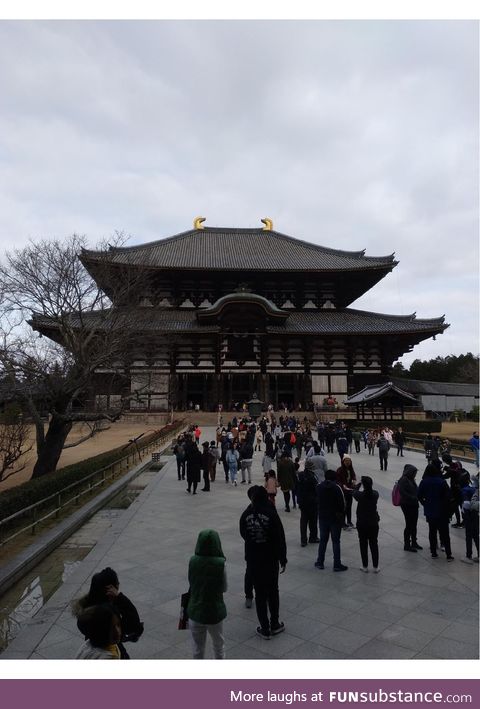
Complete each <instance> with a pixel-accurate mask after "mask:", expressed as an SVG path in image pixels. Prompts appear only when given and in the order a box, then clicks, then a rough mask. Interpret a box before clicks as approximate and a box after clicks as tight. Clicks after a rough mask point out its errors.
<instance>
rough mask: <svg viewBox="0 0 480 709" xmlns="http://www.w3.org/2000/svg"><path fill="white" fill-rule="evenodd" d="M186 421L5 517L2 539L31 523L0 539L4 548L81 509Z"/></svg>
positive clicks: (170, 436)
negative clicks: (66, 511)
mask: <svg viewBox="0 0 480 709" xmlns="http://www.w3.org/2000/svg"><path fill="white" fill-rule="evenodd" d="M184 425H185V424H184V421H183V420H182V421H181V422H179V423H178V426H176V427H175V428H172V429H170V430H169V431H167V432H165V433H164V434H162V435H160V436H159V437H158V438H155V439H153V440H152V441H149V443H147V444H145V445H143V446H141V447H140V446H139V447H138V449H136V448H134V449H133V450H132V451H130V452H129V453H127V455H126V456H124V457H123V458H120V459H119V460H116V461H115V462H114V463H110V465H107V466H105V467H103V468H99V470H96V471H95V472H94V473H91V474H90V475H87V476H86V477H84V478H82V479H81V480H79V481H78V482H75V483H72V484H71V485H67V486H66V487H64V488H62V489H61V490H59V491H58V492H56V493H54V494H53V495H49V496H48V497H45V498H43V499H42V500H39V501H38V502H35V503H34V504H33V505H29V506H28V507H25V508H23V509H22V510H19V511H18V512H15V514H13V515H10V516H9V517H5V519H2V520H0V535H1V534H2V532H3V530H8V528H11V527H12V526H13V527H16V526H17V523H19V524H21V523H22V519H23V518H25V517H27V518H29V520H30V521H29V523H28V524H26V525H24V526H21V528H20V529H15V532H13V533H12V534H10V535H9V536H6V537H4V538H3V539H0V548H1V547H4V546H5V545H6V544H8V543H9V542H11V541H12V540H13V539H15V538H16V537H18V536H19V535H21V534H24V533H25V532H30V533H31V534H32V535H33V534H36V532H37V527H38V526H39V525H40V524H41V523H42V522H45V521H47V520H48V519H50V518H55V519H58V518H59V517H60V512H61V511H62V510H64V509H65V508H66V507H68V506H70V505H73V506H74V507H76V506H78V505H80V502H81V500H82V499H83V497H85V496H88V495H91V494H92V492H93V491H94V490H96V489H97V488H101V487H103V486H105V485H106V484H107V483H110V482H112V481H113V480H115V478H116V477H118V476H119V475H120V474H121V473H122V472H124V471H126V470H128V469H129V468H130V467H131V465H133V464H135V463H136V462H137V460H141V454H142V453H147V454H148V453H149V452H150V451H152V450H153V449H154V448H158V447H161V446H162V445H164V444H165V443H166V441H168V440H169V439H172V437H174V436H175V435H176V434H177V433H178V432H179V431H180V430H181V429H182V428H183V427H184Z"/></svg>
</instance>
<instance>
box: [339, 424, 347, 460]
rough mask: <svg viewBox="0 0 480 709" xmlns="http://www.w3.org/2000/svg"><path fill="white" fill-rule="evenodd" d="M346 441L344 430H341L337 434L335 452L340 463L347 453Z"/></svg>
mask: <svg viewBox="0 0 480 709" xmlns="http://www.w3.org/2000/svg"><path fill="white" fill-rule="evenodd" d="M348 445H349V444H348V440H347V436H346V435H345V430H344V429H343V428H341V429H340V430H339V432H338V433H337V451H338V455H339V456H340V462H341V461H342V460H343V456H344V455H345V453H348Z"/></svg>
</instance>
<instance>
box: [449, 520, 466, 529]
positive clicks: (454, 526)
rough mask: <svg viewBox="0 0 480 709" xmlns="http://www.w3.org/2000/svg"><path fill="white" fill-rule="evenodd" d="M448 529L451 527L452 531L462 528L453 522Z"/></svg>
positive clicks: (461, 525)
mask: <svg viewBox="0 0 480 709" xmlns="http://www.w3.org/2000/svg"><path fill="white" fill-rule="evenodd" d="M450 527H453V529H460V528H461V527H463V524H459V523H458V522H455V524H451V525H450Z"/></svg>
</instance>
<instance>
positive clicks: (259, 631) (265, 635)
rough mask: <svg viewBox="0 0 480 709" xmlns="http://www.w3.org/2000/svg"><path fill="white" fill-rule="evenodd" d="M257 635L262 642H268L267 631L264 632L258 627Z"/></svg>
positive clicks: (269, 636) (268, 634)
mask: <svg viewBox="0 0 480 709" xmlns="http://www.w3.org/2000/svg"><path fill="white" fill-rule="evenodd" d="M257 635H259V636H260V637H261V638H263V639H264V640H270V638H271V635H270V631H269V630H264V629H263V628H261V627H260V626H258V627H257Z"/></svg>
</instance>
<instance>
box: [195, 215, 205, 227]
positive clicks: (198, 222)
mask: <svg viewBox="0 0 480 709" xmlns="http://www.w3.org/2000/svg"><path fill="white" fill-rule="evenodd" d="M204 221H206V217H195V219H194V220H193V228H194V229H204V228H205V227H203V226H202V224H203V222H204Z"/></svg>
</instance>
